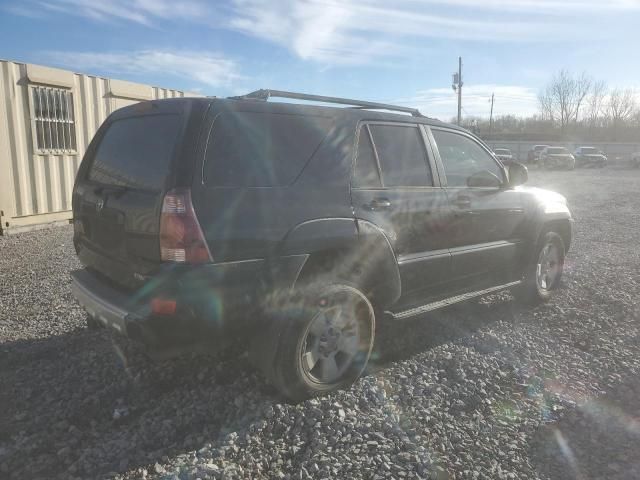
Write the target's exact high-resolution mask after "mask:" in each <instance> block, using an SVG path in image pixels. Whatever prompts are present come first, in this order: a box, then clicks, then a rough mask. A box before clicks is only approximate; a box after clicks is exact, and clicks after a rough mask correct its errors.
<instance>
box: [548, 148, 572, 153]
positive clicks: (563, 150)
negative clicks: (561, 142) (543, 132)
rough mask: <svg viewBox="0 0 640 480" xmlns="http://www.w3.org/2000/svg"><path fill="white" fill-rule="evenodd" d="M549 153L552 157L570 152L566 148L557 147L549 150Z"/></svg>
mask: <svg viewBox="0 0 640 480" xmlns="http://www.w3.org/2000/svg"><path fill="white" fill-rule="evenodd" d="M547 153H550V154H551V155H560V154H564V153H569V152H568V151H567V149H566V148H561V147H555V148H549V149H547Z"/></svg>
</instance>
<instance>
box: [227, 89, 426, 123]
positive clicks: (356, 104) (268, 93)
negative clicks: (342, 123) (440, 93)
mask: <svg viewBox="0 0 640 480" xmlns="http://www.w3.org/2000/svg"><path fill="white" fill-rule="evenodd" d="M271 97H276V98H292V99H295V100H309V101H312V102H323V103H337V104H340V105H350V106H351V107H352V108H363V109H367V108H368V109H372V110H390V111H393V112H403V113H410V114H411V115H413V116H414V117H422V116H424V115H422V114H421V113H420V110H418V109H417V108H409V107H399V106H397V105H389V104H387V103H377V102H366V101H363V100H352V99H349V98H340V97H325V96H323V95H309V94H307V93H297V92H285V91H283V90H269V89H262V90H256V91H255V92H251V93H247V94H246V95H241V96H238V97H229V98H233V99H236V100H264V101H267V100H269V98H271Z"/></svg>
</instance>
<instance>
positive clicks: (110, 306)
mask: <svg viewBox="0 0 640 480" xmlns="http://www.w3.org/2000/svg"><path fill="white" fill-rule="evenodd" d="M305 260H306V255H293V256H289V257H281V258H280V261H279V262H277V265H274V268H269V269H267V268H266V267H265V264H264V262H263V261H261V260H255V261H243V262H228V263H224V264H205V265H199V266H180V267H177V268H167V269H164V270H162V271H161V272H160V273H158V274H157V275H156V276H154V277H152V278H149V279H147V281H146V282H145V284H144V285H143V286H142V287H141V288H139V289H138V290H136V291H127V292H125V291H123V290H120V289H119V288H117V287H114V286H112V284H111V282H110V281H109V280H107V279H105V278H103V277H102V276H100V275H97V274H95V273H94V272H93V271H91V270H89V269H86V268H85V269H82V270H76V271H74V272H71V278H72V286H71V289H72V292H73V295H74V296H75V298H76V299H77V300H78V302H79V303H80V304H81V305H82V306H83V307H84V309H85V310H86V311H87V313H88V314H89V315H90V316H91V317H93V318H94V319H96V320H97V321H98V322H100V323H101V324H102V325H104V326H105V327H108V328H109V329H111V330H113V331H114V332H116V333H118V334H120V335H123V336H125V337H128V338H131V339H132V340H135V341H138V342H140V343H143V344H145V345H146V346H147V347H149V348H150V349H151V350H155V351H158V350H160V352H159V353H160V354H162V351H179V352H180V351H185V350H186V351H192V350H197V351H202V350H203V349H204V350H207V351H211V350H216V349H217V348H220V347H222V346H224V345H226V344H228V343H229V341H230V340H232V339H237V338H245V337H247V336H248V335H251V334H253V333H254V332H255V330H256V328H258V326H259V321H260V319H261V318H262V316H261V315H260V312H261V311H262V302H263V299H264V298H265V295H266V294H268V293H269V292H272V291H274V290H275V289H282V288H285V289H286V288H289V287H288V286H290V285H291V284H292V281H293V279H294V278H295V275H296V274H297V272H298V271H299V269H300V266H301V265H302V264H303V263H304V261H305ZM154 298H163V299H172V300H175V301H176V311H175V313H174V314H171V315H160V314H155V313H154V312H153V311H152V308H151V302H152V300H153V299H154Z"/></svg>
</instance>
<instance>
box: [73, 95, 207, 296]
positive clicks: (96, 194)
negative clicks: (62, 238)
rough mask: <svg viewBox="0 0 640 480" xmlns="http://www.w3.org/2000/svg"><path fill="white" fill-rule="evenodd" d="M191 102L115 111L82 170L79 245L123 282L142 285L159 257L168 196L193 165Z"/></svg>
mask: <svg viewBox="0 0 640 480" xmlns="http://www.w3.org/2000/svg"><path fill="white" fill-rule="evenodd" d="M188 106H189V102H188V101H176V100H170V101H154V102H145V103H144V104H138V105H136V106H132V107H128V108H125V109H122V110H119V111H117V112H115V113H114V114H113V115H111V116H110V117H109V118H108V119H107V120H106V122H105V124H104V125H103V126H102V127H101V128H100V130H99V131H98V133H97V134H96V138H94V140H93V142H92V143H91V145H90V147H89V148H88V149H87V153H86V154H85V157H84V159H83V161H82V165H81V167H80V169H79V171H78V176H77V178H76V184H75V187H74V192H73V215H74V243H75V247H76V251H77V253H78V256H79V258H80V260H81V262H82V263H83V264H84V265H85V266H87V267H90V268H91V269H92V270H94V271H97V272H99V273H101V274H103V275H105V276H107V277H109V278H110V279H111V280H113V281H114V282H116V283H117V284H119V285H122V286H125V287H131V288H135V287H137V286H139V285H140V284H141V283H143V282H144V280H145V277H146V276H148V275H151V274H153V273H154V272H155V271H157V269H158V267H159V265H160V263H161V260H160V246H159V229H160V213H161V209H162V202H163V197H164V194H165V192H167V190H168V189H170V188H172V187H174V186H176V185H177V184H179V183H180V182H181V179H180V176H181V175H182V176H184V172H185V171H187V172H188V171H189V168H188V167H189V166H190V164H192V163H193V162H192V158H193V157H194V152H193V150H192V149H191V148H189V145H186V146H185V145H184V143H185V138H186V135H187V134H188V133H189V132H188V130H189V129H193V128H190V127H189V126H188V122H187V119H188V118H189V113H188V112H190V111H191V109H190V108H188ZM200 118H201V117H200ZM192 123H193V122H192ZM191 143H192V144H195V143H197V142H191ZM182 181H183V182H185V183H186V182H187V180H182Z"/></svg>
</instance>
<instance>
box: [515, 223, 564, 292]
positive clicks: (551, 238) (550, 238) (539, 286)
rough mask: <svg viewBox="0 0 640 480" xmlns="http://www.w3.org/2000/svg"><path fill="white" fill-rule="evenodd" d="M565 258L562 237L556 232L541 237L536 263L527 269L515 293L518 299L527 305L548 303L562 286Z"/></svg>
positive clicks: (535, 258)
mask: <svg viewBox="0 0 640 480" xmlns="http://www.w3.org/2000/svg"><path fill="white" fill-rule="evenodd" d="M564 258H565V246H564V242H563V241H562V237H560V235H558V234H557V233H555V232H546V233H544V234H543V235H541V237H540V241H539V242H538V245H537V247H536V254H535V256H534V261H533V262H532V263H531V264H530V265H529V266H528V267H527V271H526V272H525V276H524V279H523V281H522V284H521V285H519V286H518V287H517V288H516V289H515V290H514V292H513V293H514V295H515V296H516V298H517V299H518V300H519V301H521V302H523V303H527V304H536V303H541V302H547V301H548V300H549V299H550V298H551V297H552V295H553V291H554V290H556V289H557V288H558V286H559V285H560V279H561V278H562V272H563V268H564Z"/></svg>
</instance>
